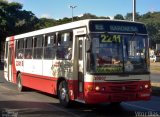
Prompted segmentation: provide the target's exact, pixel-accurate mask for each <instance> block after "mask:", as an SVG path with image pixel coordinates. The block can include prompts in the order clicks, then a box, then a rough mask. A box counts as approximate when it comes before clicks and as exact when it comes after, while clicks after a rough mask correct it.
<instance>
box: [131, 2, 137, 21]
mask: <svg viewBox="0 0 160 117" xmlns="http://www.w3.org/2000/svg"><path fill="white" fill-rule="evenodd" d="M132 16H133V22H134V21H135V16H136V0H133V15H132Z"/></svg>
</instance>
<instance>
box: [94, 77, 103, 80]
mask: <svg viewBox="0 0 160 117" xmlns="http://www.w3.org/2000/svg"><path fill="white" fill-rule="evenodd" d="M95 80H105V77H102V76H97V77H95Z"/></svg>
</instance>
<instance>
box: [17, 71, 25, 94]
mask: <svg viewBox="0 0 160 117" xmlns="http://www.w3.org/2000/svg"><path fill="white" fill-rule="evenodd" d="M17 89H18V91H19V92H22V91H23V90H24V87H23V85H22V77H21V73H19V74H18V76H17Z"/></svg>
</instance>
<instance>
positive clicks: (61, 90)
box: [58, 80, 70, 107]
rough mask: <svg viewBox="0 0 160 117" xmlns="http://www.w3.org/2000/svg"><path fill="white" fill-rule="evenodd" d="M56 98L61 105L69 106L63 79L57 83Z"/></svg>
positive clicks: (65, 84)
mask: <svg viewBox="0 0 160 117" xmlns="http://www.w3.org/2000/svg"><path fill="white" fill-rule="evenodd" d="M58 98H59V101H60V104H61V105H62V106H64V107H69V104H70V100H69V94H68V87H67V82H66V81H65V80H63V81H61V82H60V83H59V86H58Z"/></svg>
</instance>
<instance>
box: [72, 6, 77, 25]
mask: <svg viewBox="0 0 160 117" xmlns="http://www.w3.org/2000/svg"><path fill="white" fill-rule="evenodd" d="M76 7H77V6H72V5H71V6H70V8H71V9H72V22H73V9H74V8H76Z"/></svg>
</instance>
